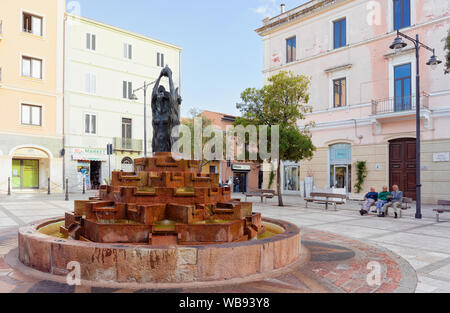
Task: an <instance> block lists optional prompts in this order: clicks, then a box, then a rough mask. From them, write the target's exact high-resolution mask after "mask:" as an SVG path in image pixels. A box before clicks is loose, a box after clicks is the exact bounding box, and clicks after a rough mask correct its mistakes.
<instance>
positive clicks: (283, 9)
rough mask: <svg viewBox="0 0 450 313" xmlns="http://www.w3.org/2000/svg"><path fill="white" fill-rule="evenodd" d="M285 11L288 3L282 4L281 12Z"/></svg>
mask: <svg viewBox="0 0 450 313" xmlns="http://www.w3.org/2000/svg"><path fill="white" fill-rule="evenodd" d="M284 12H286V5H285V4H284V3H283V4H282V5H281V14H283V13H284Z"/></svg>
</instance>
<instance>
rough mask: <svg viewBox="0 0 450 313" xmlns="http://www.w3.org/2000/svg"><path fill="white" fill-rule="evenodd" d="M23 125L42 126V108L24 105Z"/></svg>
mask: <svg viewBox="0 0 450 313" xmlns="http://www.w3.org/2000/svg"><path fill="white" fill-rule="evenodd" d="M21 115H22V124H23V125H34V126H42V107H40V106H37V105H29V104H22V114H21Z"/></svg>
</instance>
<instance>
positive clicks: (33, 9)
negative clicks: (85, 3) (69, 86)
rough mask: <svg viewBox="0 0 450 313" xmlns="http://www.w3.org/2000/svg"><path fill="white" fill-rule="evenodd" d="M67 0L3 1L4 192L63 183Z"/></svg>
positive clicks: (0, 145)
mask: <svg viewBox="0 0 450 313" xmlns="http://www.w3.org/2000/svg"><path fill="white" fill-rule="evenodd" d="M64 13H65V1H64V0H46V1H35V0H21V1H15V0H1V1H0V113H1V114H0V192H2V193H3V192H5V191H6V190H7V187H8V186H7V182H8V177H10V178H11V187H12V189H13V190H38V189H46V188H47V186H48V183H47V182H48V179H49V178H50V180H51V187H52V189H53V190H55V191H57V190H61V187H62V183H63V173H62V170H63V166H62V162H63V161H62V160H63V159H62V156H61V155H62V153H63V41H64V38H63V36H64V33H63V32H64V27H63V24H64Z"/></svg>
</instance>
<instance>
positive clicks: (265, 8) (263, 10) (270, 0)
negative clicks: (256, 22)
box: [252, 0, 280, 18]
mask: <svg viewBox="0 0 450 313" xmlns="http://www.w3.org/2000/svg"><path fill="white" fill-rule="evenodd" d="M260 2H262V3H261V5H260V6H258V7H257V8H254V9H252V10H253V12H255V13H257V14H259V15H261V16H262V17H263V18H266V17H272V16H275V15H277V14H279V13H280V8H279V6H278V4H277V2H278V1H277V0H260Z"/></svg>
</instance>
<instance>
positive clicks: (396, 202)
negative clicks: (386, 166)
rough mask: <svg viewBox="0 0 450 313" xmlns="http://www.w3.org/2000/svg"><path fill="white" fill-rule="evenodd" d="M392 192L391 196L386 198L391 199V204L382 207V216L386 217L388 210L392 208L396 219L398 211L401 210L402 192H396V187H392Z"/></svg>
mask: <svg viewBox="0 0 450 313" xmlns="http://www.w3.org/2000/svg"><path fill="white" fill-rule="evenodd" d="M392 190H393V191H392V193H391V196H388V199H391V202H388V203H386V204H385V205H384V206H383V213H382V216H383V217H385V216H387V215H388V210H389V208H390V207H393V208H394V214H395V218H398V215H399V213H400V210H401V209H402V200H403V192H401V191H400V190H398V186H397V185H394V186H392Z"/></svg>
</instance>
